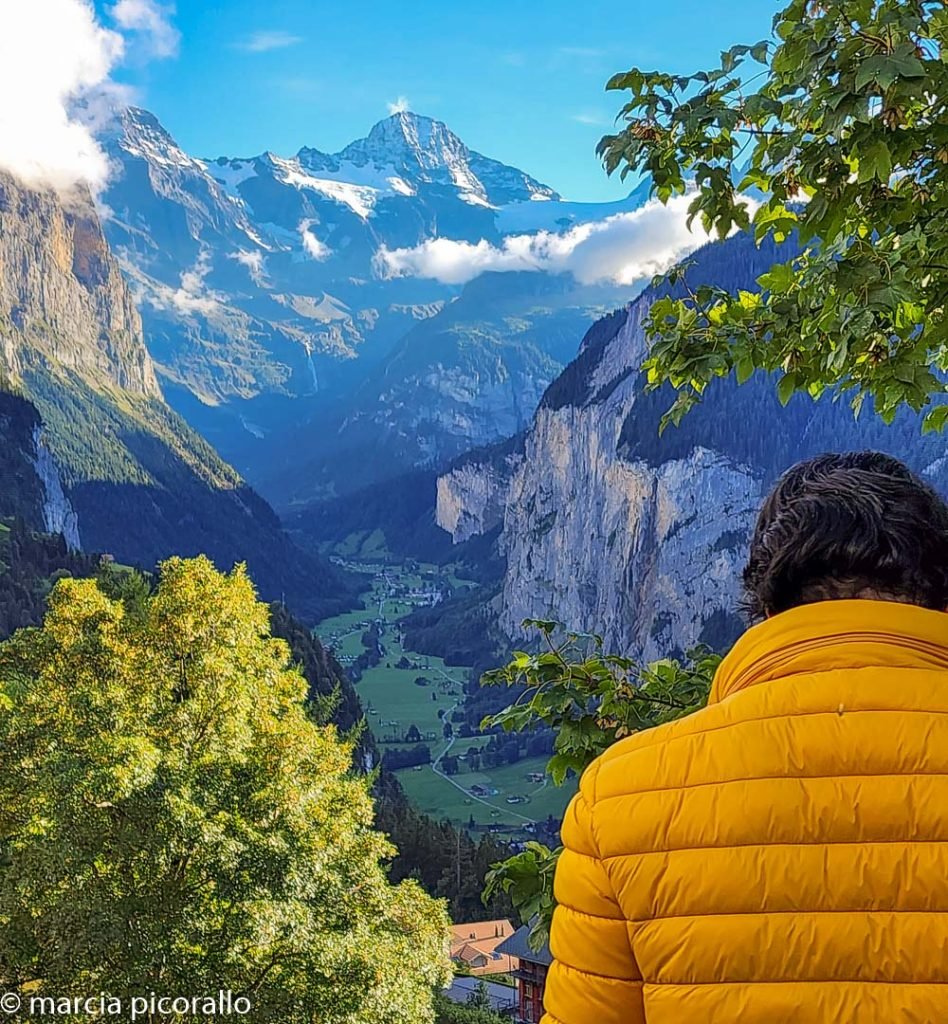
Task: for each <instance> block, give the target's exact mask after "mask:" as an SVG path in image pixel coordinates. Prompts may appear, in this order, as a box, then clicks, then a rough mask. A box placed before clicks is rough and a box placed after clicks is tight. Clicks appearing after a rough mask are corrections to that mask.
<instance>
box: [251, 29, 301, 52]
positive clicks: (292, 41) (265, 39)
mask: <svg viewBox="0 0 948 1024" xmlns="http://www.w3.org/2000/svg"><path fill="white" fill-rule="evenodd" d="M302 41H303V37H302V36H295V35H293V33H292V32H283V31H281V30H273V31H267V30H261V31H259V32H254V33H252V34H251V35H249V36H248V37H247V38H246V39H244V40H243V41H242V42H239V43H237V44H236V45H237V49H238V50H246V51H247V52H248V53H267V52H269V51H270V50H284V49H286V47H288V46H296V44H297V43H301V42H302Z"/></svg>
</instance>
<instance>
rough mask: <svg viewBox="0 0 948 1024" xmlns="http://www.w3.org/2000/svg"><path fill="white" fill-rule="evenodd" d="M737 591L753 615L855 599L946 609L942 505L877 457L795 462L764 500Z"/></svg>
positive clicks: (947, 536)
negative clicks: (798, 606) (862, 598)
mask: <svg viewBox="0 0 948 1024" xmlns="http://www.w3.org/2000/svg"><path fill="white" fill-rule="evenodd" d="M744 588H745V594H746V599H745V603H746V606H747V610H748V611H749V612H750V613H751V615H752V616H753V617H755V618H762V617H764V616H765V615H774V614H776V613H777V612H782V611H786V610H787V609H788V608H793V607H795V606H796V605H801V604H812V603H813V602H815V601H831V600H841V599H845V598H858V597H871V598H876V599H880V600H889V601H902V602H905V603H907V604H917V605H922V606H923V607H925V608H938V609H945V608H948V506H946V504H945V502H944V501H942V499H941V498H940V497H939V496H938V495H937V494H936V493H935V491H934V490H932V488H931V487H929V486H928V485H927V484H925V483H923V482H922V481H921V480H920V479H919V478H918V477H917V476H915V474H914V473H912V471H911V470H910V469H909V468H908V467H907V466H905V465H903V464H902V463H901V462H899V461H898V459H894V458H892V457H891V456H889V455H883V454H882V453H880V452H846V453H844V454H841V455H819V456H817V457H816V458H815V459H809V460H807V461H806V462H801V463H799V464H798V465H796V466H794V467H793V468H792V469H790V470H788V471H787V472H786V473H785V474H784V475H783V476H782V477H781V478H780V480H779V481H778V482H777V485H776V486H775V487H774V489H773V491H772V492H771V493H770V496H769V497H768V498H767V500H766V501H765V502H764V507H763V508H762V509H761V512H760V516H759V517H758V519H757V526H756V527H755V529H754V535H753V537H752V538H751V545H750V556H749V559H748V562H747V568H746V569H745V570H744Z"/></svg>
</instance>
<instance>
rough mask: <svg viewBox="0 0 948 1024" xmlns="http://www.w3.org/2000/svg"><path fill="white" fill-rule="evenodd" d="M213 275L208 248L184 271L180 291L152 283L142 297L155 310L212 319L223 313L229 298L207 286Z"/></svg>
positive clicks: (178, 288)
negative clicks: (216, 314) (206, 279)
mask: <svg viewBox="0 0 948 1024" xmlns="http://www.w3.org/2000/svg"><path fill="white" fill-rule="evenodd" d="M210 272H211V257H210V253H209V252H208V251H207V250H206V249H205V250H204V251H203V252H202V253H201V255H200V256H199V257H198V258H197V260H196V262H195V263H194V266H192V267H191V268H190V269H188V270H184V271H182V272H181V278H180V281H181V283H180V285H179V286H178V287H177V288H172V287H170V286H169V285H166V284H161V283H159V282H151V287H150V288H148V289H147V290H145V291H143V292H142V296H141V297H142V299H143V301H145V302H148V303H149V304H150V305H152V306H154V308H155V309H162V310H171V309H173V310H175V311H177V312H178V313H181V314H183V315H184V316H191V315H193V314H195V313H197V314H200V315H202V316H213V315H214V314H215V313H218V312H220V311H221V310H222V308H223V304H224V302H225V300H226V296H224V295H222V294H221V293H220V292H216V291H213V290H211V289H209V288H208V287H207V285H206V283H205V280H204V279H205V278H206V277H207V275H208V274H209V273H210Z"/></svg>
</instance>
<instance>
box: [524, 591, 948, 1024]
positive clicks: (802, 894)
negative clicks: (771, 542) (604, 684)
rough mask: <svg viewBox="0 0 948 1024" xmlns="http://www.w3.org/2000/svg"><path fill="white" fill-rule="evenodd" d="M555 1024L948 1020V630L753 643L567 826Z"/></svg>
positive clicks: (859, 613)
mask: <svg viewBox="0 0 948 1024" xmlns="http://www.w3.org/2000/svg"><path fill="white" fill-rule="evenodd" d="M563 843H564V846H565V850H564V853H563V855H562V859H561V860H560V863H559V865H558V869H557V873H556V898H557V901H558V906H557V909H556V912H555V915H554V920H553V927H552V932H551V938H550V945H551V948H552V951H553V956H554V961H555V962H554V964H553V966H552V968H551V970H550V975H549V978H548V982H547V988H546V999H545V1006H546V1016H545V1017H544V1024H639V1022H642V1021H647V1022H648V1024H687V1022H691V1021H694V1022H700V1024H705V1022H713V1024H717V1022H731V1021H736V1022H737V1021H739V1022H741V1024H782V1022H791V1021H792V1022H794V1024H802V1022H810V1021H827V1022H829V1021H833V1022H860V1024H869V1022H872V1024H895V1022H905V1024H942V1022H948V614H944V613H942V612H936V611H928V610H926V609H922V608H918V607H914V606H910V605H902V604H894V603H890V602H881V601H827V602H822V603H819V604H812V605H806V606H803V607H799V608H794V609H792V610H790V611H788V612H784V613H783V614H781V615H778V616H776V617H774V618H772V619H770V620H768V621H767V622H765V623H763V624H761V625H759V626H756V627H754V628H753V629H751V630H750V631H749V632H747V633H746V634H745V635H744V636H743V637H742V638H741V639H740V640H739V641H738V643H737V645H736V646H735V647H734V649H733V650H732V651H731V653H730V654H729V655H728V657H727V658H726V659H725V660H724V662H723V664H722V665H721V667H720V669H719V671H718V673H717V676H716V678H715V680H714V685H713V688H712V692H711V699H710V703H709V705H708V707H707V708H705V709H704V710H702V711H700V712H698V713H697V714H694V715H692V716H690V717H688V718H685V719H682V720H680V721H678V722H673V723H671V724H669V725H665V726H662V727H660V728H657V729H654V730H651V731H649V732H646V733H641V734H638V735H636V736H632V737H630V738H628V739H626V740H623V741H621V742H619V743H617V744H616V745H615V746H614V747H611V748H610V749H609V750H608V751H607V752H606V753H605V754H604V755H602V757H600V758H599V759H598V760H597V761H596V762H595V763H594V764H593V765H592V766H591V767H590V768H589V769H588V770H587V771H586V772H585V773H584V775H583V777H582V780H581V784H580V791H579V793H578V794H577V795H576V797H575V798H574V799H573V801H572V803H571V804H570V807H569V810H568V812H567V815H566V819H565V822H564V826H563Z"/></svg>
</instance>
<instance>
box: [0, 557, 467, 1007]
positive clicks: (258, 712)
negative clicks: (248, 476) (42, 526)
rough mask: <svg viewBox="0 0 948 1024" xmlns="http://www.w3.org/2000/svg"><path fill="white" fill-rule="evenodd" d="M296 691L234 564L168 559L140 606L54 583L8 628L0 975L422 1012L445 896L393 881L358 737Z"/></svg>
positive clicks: (0, 818) (284, 654)
mask: <svg viewBox="0 0 948 1024" xmlns="http://www.w3.org/2000/svg"><path fill="white" fill-rule="evenodd" d="M139 596H140V595H139ZM305 697H306V684H305V681H304V680H303V678H302V677H301V675H300V674H299V672H298V671H297V670H296V669H294V668H291V667H289V661H288V648H287V645H286V643H285V642H284V641H282V640H278V639H275V638H273V637H272V636H271V635H270V629H269V621H268V612H267V608H266V607H265V606H264V605H262V604H260V603H258V602H257V600H256V597H255V594H254V591H253V587H252V585H251V583H250V581H249V579H248V578H247V576H246V573H245V571H244V569H243V568H242V567H239V568H237V569H235V570H234V572H233V573H231V574H230V575H221V574H219V573H218V572H216V571H215V570H214V568H213V566H212V565H211V563H210V562H209V561H207V560H206V559H204V558H198V559H194V560H189V561H182V560H180V559H171V560H170V561H168V562H166V563H164V565H163V566H162V568H161V573H160V579H159V582H158V585H157V588H156V589H155V591H154V593H153V594H151V595H149V596H147V597H146V598H145V599H144V602H143V608H142V614H140V615H139V614H128V613H127V612H126V609H125V606H124V604H123V603H122V602H121V601H116V600H113V599H111V598H109V597H108V596H107V595H106V594H104V593H103V592H102V590H101V589H100V588H99V587H98V586H97V584H96V582H95V581H94V580H75V579H62V580H60V581H59V582H58V583H57V585H56V587H55V589H54V590H53V592H52V594H51V596H50V600H49V608H48V612H47V615H46V619H45V622H44V624H43V626H42V627H41V628H33V629H25V630H21V631H19V632H18V633H16V634H14V636H13V637H12V638H11V639H10V640H8V641H7V642H6V643H4V644H3V645H2V646H0V988H6V989H17V988H20V987H24V986H28V987H29V989H30V991H33V992H36V993H39V994H43V993H49V994H51V995H55V996H57V997H61V996H70V995H71V996H87V995H88V994H89V993H90V992H91V993H94V992H99V991H106V992H109V993H112V994H114V995H117V996H124V997H125V998H126V999H127V998H128V997H130V996H131V995H133V994H141V993H143V992H144V993H148V992H151V991H155V992H158V993H159V994H161V993H166V994H169V995H186V996H197V995H201V994H203V993H216V992H217V991H218V990H219V989H230V990H231V991H232V992H233V993H234V994H235V995H238V994H240V995H244V996H246V997H247V998H248V999H249V1000H250V1002H251V1004H252V1016H253V1019H254V1020H255V1021H256V1020H259V1021H274V1022H286V1024H291V1022H292V1024H296V1022H300V1024H302V1022H316V1021H318V1022H320V1024H355V1022H357V1021H365V1020H371V1021H378V1022H392V1024H394V1022H396V1021H405V1020H412V1021H415V1020H417V1021H430V1020H432V1014H433V1011H432V1005H431V1001H432V995H431V992H432V988H433V987H436V986H439V985H442V984H444V983H445V981H446V980H447V978H448V976H449V965H448V963H447V960H446V951H445V935H446V929H447V918H446V915H445V912H444V909H443V906H442V905H441V904H439V903H438V902H436V901H434V900H432V899H430V898H429V897H428V896H426V895H425V894H424V893H423V892H422V891H421V889H420V887H419V886H418V885H417V883H415V882H413V881H405V882H402V883H401V884H399V885H395V886H393V885H392V884H390V882H389V881H388V879H387V877H386V872H385V870H384V868H383V866H382V864H381V863H380V861H381V860H382V859H383V858H387V857H389V856H391V854H392V853H393V850H392V848H391V847H390V845H389V844H388V842H387V841H386V840H385V838H384V837H383V836H382V835H381V834H380V833H378V832H376V831H374V830H373V828H372V817H373V808H372V801H371V798H370V795H369V792H368V788H367V782H366V780H365V779H364V778H361V777H357V776H354V775H353V774H351V772H350V755H351V744H349V743H345V742H342V741H340V739H339V737H338V735H337V732H336V730H335V728H334V727H332V726H319V725H317V724H316V723H315V722H313V720H312V719H311V718H310V717H309V716H308V715H307V713H306V710H305V709H304V699H305ZM406 965H410V969H406ZM170 1019H171V1018H170V1017H166V1018H162V1017H159V1018H157V1019H156V1024H157V1021H163V1020H170ZM175 1019H177V1020H180V1019H192V1020H196V1019H199V1017H198V1016H194V1017H188V1016H187V1015H185V1016H184V1017H183V1018H182V1017H175Z"/></svg>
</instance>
